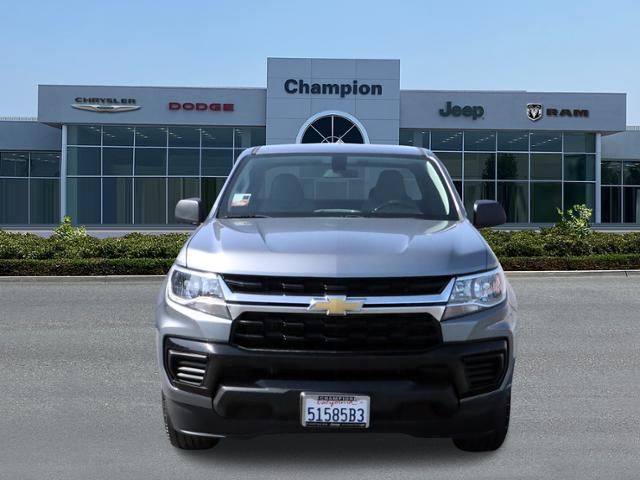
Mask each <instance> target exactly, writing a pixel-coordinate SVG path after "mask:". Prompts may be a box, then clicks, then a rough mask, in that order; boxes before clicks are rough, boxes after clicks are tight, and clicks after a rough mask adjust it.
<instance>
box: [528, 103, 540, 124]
mask: <svg viewBox="0 0 640 480" xmlns="http://www.w3.org/2000/svg"><path fill="white" fill-rule="evenodd" d="M527 117H528V118H529V120H531V121H532V122H535V121H536V120H540V119H541V118H542V104H541V103H527Z"/></svg>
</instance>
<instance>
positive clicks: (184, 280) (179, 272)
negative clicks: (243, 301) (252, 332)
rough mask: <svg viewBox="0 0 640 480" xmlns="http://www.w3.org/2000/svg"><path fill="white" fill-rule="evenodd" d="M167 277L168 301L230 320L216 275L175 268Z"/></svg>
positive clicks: (218, 278)
mask: <svg viewBox="0 0 640 480" xmlns="http://www.w3.org/2000/svg"><path fill="white" fill-rule="evenodd" d="M169 275H170V277H169V281H168V282H167V295H168V296H169V299H170V300H172V301H174V302H175V303H177V304H179V305H184V306H185V307H188V308H192V309H194V310H198V311H200V312H204V313H209V314H211V315H215V316H217V317H222V318H230V317H229V310H228V309H227V305H226V303H225V301H224V296H223V294H222V288H221V286H220V277H219V276H218V275H216V274H215V273H205V272H196V271H193V270H188V269H186V268H183V267H177V266H174V267H173V268H172V269H171V272H170V274H169Z"/></svg>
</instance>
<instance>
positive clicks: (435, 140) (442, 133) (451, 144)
mask: <svg viewBox="0 0 640 480" xmlns="http://www.w3.org/2000/svg"><path fill="white" fill-rule="evenodd" d="M416 146H418V145H416ZM431 150H455V151H457V150H462V132H457V131H455V130H454V131H452V130H432V131H431Z"/></svg>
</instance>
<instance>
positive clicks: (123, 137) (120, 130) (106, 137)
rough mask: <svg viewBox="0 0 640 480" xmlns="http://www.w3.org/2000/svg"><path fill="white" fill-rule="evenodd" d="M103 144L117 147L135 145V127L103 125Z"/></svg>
mask: <svg viewBox="0 0 640 480" xmlns="http://www.w3.org/2000/svg"><path fill="white" fill-rule="evenodd" d="M102 144H103V145H114V146H116V147H132V146H133V127H111V126H107V125H105V126H104V127H102Z"/></svg>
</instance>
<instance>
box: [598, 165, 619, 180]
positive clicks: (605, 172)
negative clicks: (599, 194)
mask: <svg viewBox="0 0 640 480" xmlns="http://www.w3.org/2000/svg"><path fill="white" fill-rule="evenodd" d="M601 178H602V184H603V185H620V184H621V183H622V162H602V168H601Z"/></svg>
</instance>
